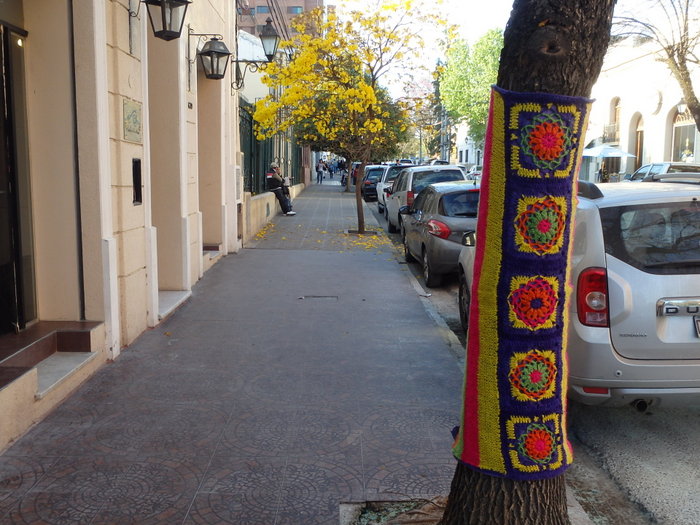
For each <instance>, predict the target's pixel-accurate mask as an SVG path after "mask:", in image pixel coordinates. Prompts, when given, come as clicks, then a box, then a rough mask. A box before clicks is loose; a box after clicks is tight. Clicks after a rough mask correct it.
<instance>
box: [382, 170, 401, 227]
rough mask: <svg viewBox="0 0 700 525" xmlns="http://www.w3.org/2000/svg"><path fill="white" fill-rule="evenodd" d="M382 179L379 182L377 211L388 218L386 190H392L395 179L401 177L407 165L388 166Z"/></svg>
mask: <svg viewBox="0 0 700 525" xmlns="http://www.w3.org/2000/svg"><path fill="white" fill-rule="evenodd" d="M384 167H385V170H384V173H383V174H382V178H381V179H380V180H379V181H377V210H378V211H379V213H381V214H382V215H384V217H386V193H385V192H384V188H391V186H392V184H394V179H396V177H397V176H398V175H399V173H400V172H401V170H402V169H404V168H405V167H406V165H405V164H386V165H384Z"/></svg>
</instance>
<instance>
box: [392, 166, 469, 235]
mask: <svg viewBox="0 0 700 525" xmlns="http://www.w3.org/2000/svg"><path fill="white" fill-rule="evenodd" d="M466 179H467V176H466V174H465V173H464V171H463V170H462V168H461V167H460V166H453V165H447V166H411V167H405V168H404V169H403V170H401V172H400V173H399V175H398V177H396V180H395V181H394V184H393V185H392V186H391V188H385V189H384V193H385V198H384V199H385V203H386V218H387V222H388V229H389V232H390V233H396V232H397V231H398V230H399V228H400V227H401V216H400V215H399V208H401V206H410V205H411V204H413V200H414V198H415V196H416V195H418V194H419V193H420V191H421V190H422V189H423V188H425V187H426V186H427V185H428V184H434V183H436V182H447V181H454V180H466Z"/></svg>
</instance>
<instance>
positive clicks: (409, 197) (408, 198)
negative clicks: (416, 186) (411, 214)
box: [406, 191, 413, 206]
mask: <svg viewBox="0 0 700 525" xmlns="http://www.w3.org/2000/svg"><path fill="white" fill-rule="evenodd" d="M411 204H413V192H412V191H407V192H406V206H410V205H411Z"/></svg>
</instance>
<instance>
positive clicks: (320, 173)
mask: <svg viewBox="0 0 700 525" xmlns="http://www.w3.org/2000/svg"><path fill="white" fill-rule="evenodd" d="M316 184H323V161H322V160H321V159H318V164H316Z"/></svg>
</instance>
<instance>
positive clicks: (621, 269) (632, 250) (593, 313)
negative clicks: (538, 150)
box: [459, 181, 700, 410]
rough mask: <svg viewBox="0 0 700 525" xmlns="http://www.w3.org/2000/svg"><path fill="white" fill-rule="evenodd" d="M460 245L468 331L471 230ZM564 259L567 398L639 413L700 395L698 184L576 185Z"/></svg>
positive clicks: (461, 302)
mask: <svg viewBox="0 0 700 525" xmlns="http://www.w3.org/2000/svg"><path fill="white" fill-rule="evenodd" d="M463 244H465V247H464V248H462V251H461V252H460V257H459V274H460V289H459V296H460V299H459V309H460V317H461V320H462V324H463V326H465V327H466V323H467V322H468V319H467V316H468V311H469V309H468V307H469V302H470V290H471V283H472V267H473V260H474V246H473V245H474V244H475V239H474V232H468V233H466V234H465V236H464V240H463ZM571 263H572V279H571V280H572V285H573V287H574V290H573V295H572V298H571V301H570V316H569V333H568V341H569V344H568V356H569V397H571V398H572V399H574V400H577V401H580V402H582V403H585V404H590V405H596V404H607V405H623V404H628V403H632V404H634V405H635V406H636V407H637V408H638V409H640V410H646V409H647V407H649V406H650V405H652V404H659V403H661V402H663V403H664V404H666V403H691V402H698V401H700V186H698V185H697V184H685V183H672V182H650V183H648V184H601V185H594V184H591V183H584V182H581V181H579V198H578V206H577V211H576V221H575V228H574V241H573V253H572V261H571ZM465 329H466V328H465Z"/></svg>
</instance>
